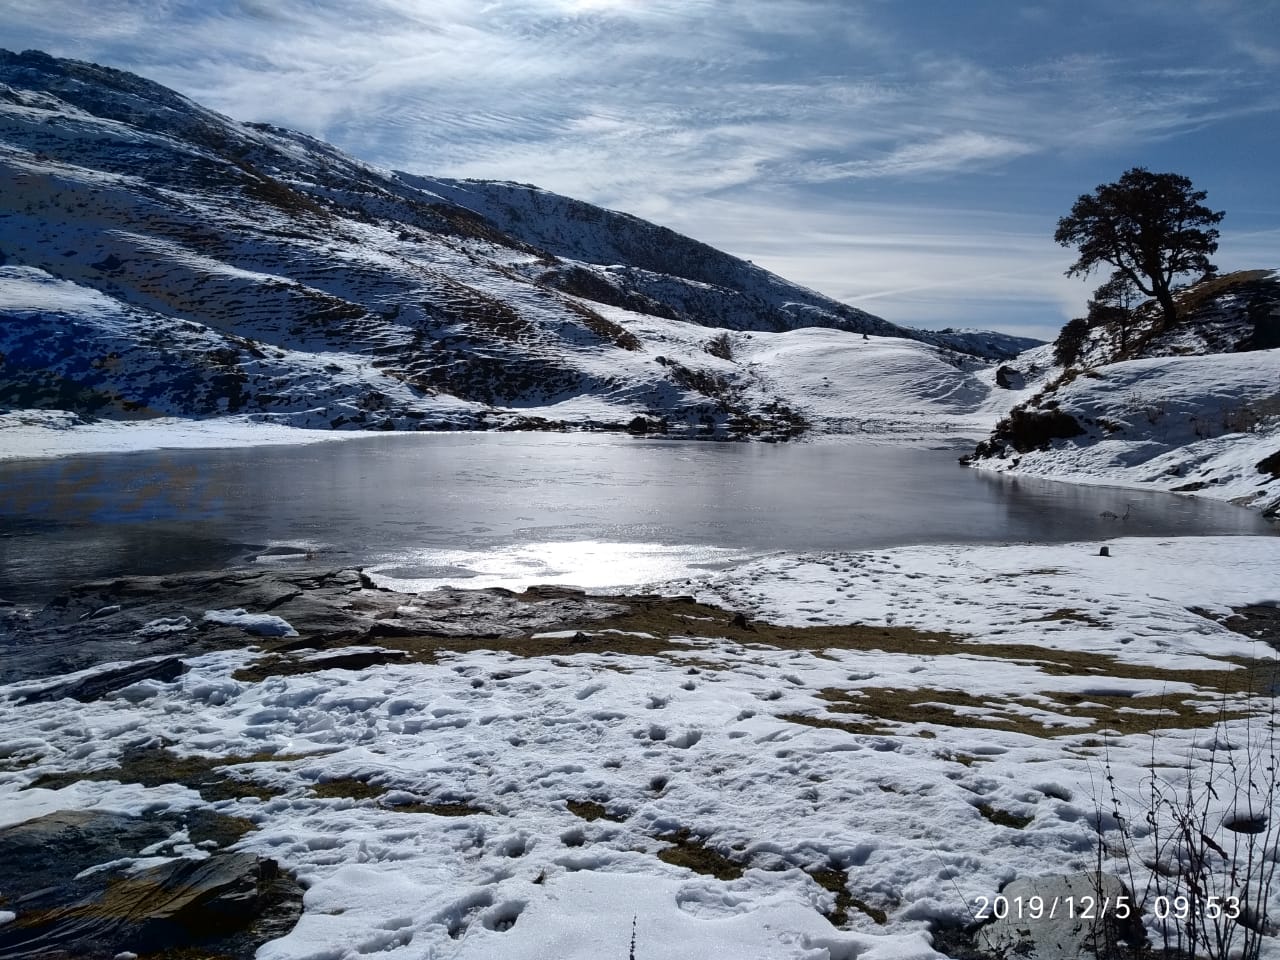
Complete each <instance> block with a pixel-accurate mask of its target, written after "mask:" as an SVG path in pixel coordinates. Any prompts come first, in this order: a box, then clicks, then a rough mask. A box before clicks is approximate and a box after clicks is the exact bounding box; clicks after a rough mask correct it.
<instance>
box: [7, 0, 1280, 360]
mask: <svg viewBox="0 0 1280 960" xmlns="http://www.w3.org/2000/svg"><path fill="white" fill-rule="evenodd" d="M68 24H73V25H75V26H74V28H68V27H67V25H68ZM0 25H2V26H3V30H2V31H0V34H2V35H3V38H4V39H3V43H4V45H5V46H7V47H9V48H11V49H24V48H28V47H36V48H40V49H44V50H47V51H49V52H50V53H53V54H56V55H60V56H72V57H78V58H81V59H87V60H95V61H98V62H102V63H107V64H109V65H111V66H115V67H119V68H122V69H128V70H133V71H135V72H138V73H141V74H144V75H146V76H148V77H150V78H152V79H154V80H157V81H159V82H161V83H164V84H167V85H169V86H172V87H174V88H176V89H178V90H180V91H182V92H183V93H186V94H188V95H189V96H192V97H194V98H196V99H197V100H200V101H201V102H203V103H205V104H206V105H208V106H211V107H213V108H215V109H218V110H221V111H223V112H225V113H227V114H229V115H231V116H233V117H236V118H237V119H242V120H260V121H269V122H273V123H279V124H282V125H286V126H290V127H294V128H296V129H300V130H304V131H306V132H308V133H311V134H314V135H316V136H319V137H322V138H324V139H327V140H331V141H333V142H334V143H336V144H338V145H339V146H341V147H342V148H344V149H346V150H347V151H349V152H351V153H354V154H356V155H357V156H359V157H361V158H362V159H365V160H369V161H372V162H374V163H378V164H381V165H385V166H389V167H395V168H400V169H405V170H409V171H412V172H416V173H425V174H436V175H446V176H471V177H490V178H495V179H509V180H518V181H522V182H530V183H536V184H538V185H540V186H543V187H546V188H548V189H551V190H556V191H558V192H561V193H566V194H570V195H572V196H575V197H579V198H582V199H585V200H591V201H593V202H596V203H600V204H603V205H605V206H609V207H613V208H616V209H620V210H625V211H628V212H630V213H635V214H637V215H639V216H643V217H646V218H649V219H652V220H655V221H658V222H660V223H663V224H666V225H668V226H670V227H673V228H674V229H677V230H679V231H681V232H683V233H687V234H689V235H691V236H694V237H697V238H698V239H701V240H705V241H707V242H709V243H711V244H713V245H715V246H717V247H720V248H722V249H725V250H728V251H730V252H732V253H736V254H738V255H740V256H743V257H747V258H749V259H751V260H753V261H754V262H756V263H758V264H761V265H763V266H766V267H769V268H770V269H773V270H775V271H776V272H778V273H780V274H782V275H783V276H785V277H787V278H789V279H792V280H795V281H797V282H800V283H803V284H805V285H807V286H811V287H813V288H815V289H818V290H821V291H822V292H824V293H827V294H829V295H831V296H835V297H838V298H839V299H842V300H845V301H847V302H849V303H853V304H855V305H857V306H860V307H862V308H863V309H866V310H869V311H871V312H873V313H877V314H879V315H881V316H883V317H885V318H887V319H889V320H893V321H895V322H899V323H906V324H910V325H915V326H925V327H944V326H983V327H989V328H996V329H1003V330H1008V331H1010V332H1022V333H1027V334H1030V335H1040V336H1045V337H1051V336H1052V335H1053V334H1054V333H1055V332H1056V330H1057V328H1058V327H1059V326H1060V325H1061V324H1062V322H1063V321H1064V320H1066V319H1068V318H1069V317H1071V316H1073V315H1077V314H1079V313H1080V312H1081V310H1082V308H1083V304H1084V301H1085V300H1086V298H1087V295H1088V292H1089V290H1090V289H1091V288H1092V287H1093V286H1096V284H1097V283H1098V282H1101V279H1102V278H1100V277H1099V278H1095V279H1094V282H1093V283H1087V282H1084V281H1081V280H1078V279H1067V278H1066V277H1064V276H1063V275H1062V272H1063V270H1064V269H1065V268H1066V267H1067V265H1068V264H1069V263H1071V261H1072V259H1073V255H1072V253H1071V251H1068V250H1064V249H1062V248H1060V247H1057V246H1055V245H1054V244H1053V242H1052V239H1051V238H1052V234H1053V230H1054V227H1055V225H1056V222H1057V218H1058V217H1059V216H1061V215H1063V214H1064V213H1066V212H1067V210H1068V209H1069V208H1070V206H1071V203H1072V201H1073V200H1074V199H1075V197H1076V196H1078V195H1079V194H1081V193H1085V192H1088V191H1089V190H1091V189H1092V188H1093V187H1094V186H1096V185H1097V184H1099V183H1102V182H1105V181H1109V180H1113V179H1115V178H1116V177H1118V176H1119V175H1120V174H1121V173H1123V172H1124V171H1125V170H1126V169H1128V168H1129V167H1132V166H1138V165H1142V166H1147V167H1149V168H1151V169H1153V170H1156V171H1162V172H1163V171H1174V172H1178V173H1182V174H1185V175H1186V176H1189V177H1191V179H1192V180H1193V181H1194V182H1195V184H1196V185H1197V186H1198V187H1200V188H1201V189H1205V190H1207V191H1208V192H1209V199H1208V202H1209V204H1210V206H1212V207H1214V208H1215V209H1223V210H1226V211H1227V218H1226V220H1225V221H1224V222H1223V224H1222V242H1221V247H1220V250H1219V254H1218V257H1217V261H1218V264H1219V266H1220V267H1222V268H1223V269H1235V268H1244V267H1260V266H1265V267H1280V176H1277V173H1276V169H1277V160H1276V157H1277V155H1280V4H1277V2H1275V0H1126V2H1125V3H1123V4H1117V3H1115V2H1114V0H1072V2H1043V3H1034V2H1029V3H1017V4H1015V3H1010V2H995V0H919V2H909V0H742V2H730V0H474V2H463V0H363V2H362V3H359V4H352V3H349V2H347V0H311V2H304V0H150V2H130V0H115V2H108V3H102V2H94V3H88V2H83V0H41V2H39V3H33V2H31V0H0Z"/></svg>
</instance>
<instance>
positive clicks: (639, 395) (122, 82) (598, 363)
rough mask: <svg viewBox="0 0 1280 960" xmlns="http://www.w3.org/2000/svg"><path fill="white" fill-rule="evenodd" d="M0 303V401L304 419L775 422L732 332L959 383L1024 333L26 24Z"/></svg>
mask: <svg viewBox="0 0 1280 960" xmlns="http://www.w3.org/2000/svg"><path fill="white" fill-rule="evenodd" d="M463 194H466V195H467V196H466V199H468V200H469V201H470V202H469V205H463V204H461V203H459V202H457V201H458V200H460V199H463ZM495 198H497V199H495ZM500 201H501V202H500ZM533 203H536V204H540V205H541V206H542V207H543V208H544V209H543V210H542V212H541V214H540V215H539V216H537V217H534V216H531V215H528V214H527V212H526V213H522V212H521V210H522V207H523V208H525V209H526V210H527V208H528V207H529V205H530V204H533ZM495 218H496V219H495ZM606 241H607V242H606ZM547 247H550V248H551V249H547ZM557 251H559V252H557ZM569 253H577V254H580V255H583V256H588V257H589V258H588V259H576V258H572V257H569V256H567V254H569ZM619 253H622V254H625V256H623V257H618V256H615V255H614V254H619ZM604 254H609V256H605V255H604ZM618 259H622V260H629V261H630V262H623V263H615V262H604V263H598V262H593V260H604V261H613V260H618ZM661 268H666V269H669V270H672V271H675V272H663V270H662V269H661ZM0 310H3V315H0V354H3V366H2V367H0V405H3V406H6V407H9V408H13V409H19V408H49V409H68V410H71V411H72V412H75V413H77V414H81V415H85V416H107V417H122V418H130V417H132V418H144V417H156V416H192V417H210V416H221V415H229V414H238V415H249V416H253V417H255V418H259V419H265V420H270V421H273V422H278V423H287V424H290V425H296V426H310V427H329V428H363V429H493V428H496V429H520V428H527V429H558V428H564V427H580V428H587V429H630V430H632V431H633V432H641V433H651V432H657V433H666V434H669V435H673V436H697V437H713V438H730V437H765V438H775V439H776V438H786V437H791V436H796V435H799V434H800V433H803V432H804V431H806V430H807V429H810V428H811V427H812V426H813V422H812V417H811V416H809V415H806V413H805V409H802V408H806V407H807V406H812V404H811V403H810V402H809V401H810V400H811V399H812V398H811V397H808V396H792V395H790V394H789V388H788V384H789V382H790V381H792V380H793V379H794V377H792V376H791V375H790V372H789V371H788V370H768V369H766V367H767V363H766V362H765V361H759V362H744V361H743V360H742V359H741V358H740V357H735V345H736V346H737V347H738V351H737V352H738V353H742V352H743V351H744V350H745V349H746V348H747V347H748V344H747V340H749V339H750V338H751V337H753V336H754V337H757V338H759V337H768V336H771V335H773V336H787V335H789V333H790V332H794V331H796V330H812V329H815V328H818V329H828V330H830V331H831V332H830V338H831V340H830V343H828V342H826V341H823V340H821V338H818V339H817V340H815V339H814V338H812V337H810V338H808V339H806V341H805V342H806V343H808V344H811V346H812V349H813V350H814V351H819V352H820V351H825V350H828V349H829V348H831V347H832V346H833V345H834V346H835V347H836V348H837V349H839V350H841V351H843V352H844V354H845V355H846V356H847V357H849V358H851V362H852V364H853V365H852V366H851V367H850V368H849V371H850V372H851V377H850V379H851V380H852V379H853V377H854V376H856V375H858V374H860V373H868V375H873V374H874V371H875V369H876V367H877V363H878V361H877V360H876V357H877V356H878V351H880V350H882V349H888V348H889V347H892V351H893V352H894V353H895V360H894V363H895V364H899V363H900V359H897V358H898V357H899V356H900V354H901V352H902V350H906V351H908V352H909V353H910V355H911V356H912V357H913V358H914V360H913V362H914V363H916V364H917V365H918V366H919V367H920V369H921V370H931V371H935V372H933V373H930V374H929V375H928V377H927V379H932V380H937V379H938V378H941V379H942V380H943V381H944V382H945V381H947V380H948V379H950V378H953V379H955V380H956V381H957V383H956V390H955V391H954V392H955V393H956V394H957V395H959V396H965V397H968V398H972V397H973V396H976V394H975V393H974V391H975V390H979V387H978V386H977V384H978V383H979V381H978V380H974V377H976V376H977V375H978V374H979V373H980V372H981V371H982V370H983V369H984V368H985V367H986V364H987V361H988V360H989V359H991V358H994V357H1007V356H1009V355H1011V354H1012V353H1013V352H1015V351H1016V350H1017V349H1018V348H1020V347H1022V346H1025V345H1026V343H1028V342H1031V341H1024V340H1021V339H1020V338H1010V337H1007V336H1004V335H1000V334H994V333H974V334H969V333H958V334H957V333H949V334H934V333H932V332H927V331H912V330H908V329H906V328H902V327H898V326H896V325H893V324H890V323H889V322H888V321H884V320H882V319H880V318H878V317H873V316H872V315H871V314H867V313H865V312H863V311H859V310H856V309H855V308H852V307H849V306H847V305H844V304H840V303H838V302H836V301H833V300H830V299H829V298H825V297H823V296H822V295H820V294H817V293H814V292H813V291H809V290H806V289H805V288H803V287H799V286H797V285H795V284H792V283H790V282H789V281H786V280H783V279H782V278H779V277H776V276H774V275H772V274H769V273H768V272H767V271H764V270H762V269H761V268H758V267H755V266H754V265H751V264H749V263H747V262H746V261H743V260H740V259H739V258H736V257H732V256H731V255H729V254H724V253H721V252H720V251H716V250H714V249H713V248H711V247H709V246H707V245H706V244H702V243H700V242H699V241H696V240H691V239H689V238H684V237H680V236H679V235H677V234H675V233H674V232H672V231H670V230H668V229H667V228H663V227H659V226H656V225H653V224H648V223H646V222H645V221H641V220H639V219H638V218H635V217H632V216H630V215H627V214H620V213H616V212H613V211H605V210H603V209H602V208H599V207H594V206H593V205H590V204H586V203H583V202H582V201H576V200H572V199H571V198H567V197H559V196H558V195H555V194H550V193H548V192H546V191H540V190H537V188H529V187H517V186H513V185H511V184H505V183H494V182H481V181H451V180H445V179H440V178H435V179H432V178H427V177H418V176H415V175H411V174H396V173H392V172H390V171H383V170H380V169H379V168H377V167H374V166H371V165H369V164H366V163H364V162H363V161H360V160H358V159H356V158H353V157H349V156H347V155H346V154H344V153H343V152H342V151H340V150H337V149H336V148H334V147H332V146H331V145H328V144H325V143H323V142H322V141H319V140H316V139H315V138H313V137H310V136H308V135H306V134H301V133H297V132H295V131H288V130H284V129H282V128H278V127H274V126H271V125H268V124H260V123H239V122H236V121H234V120H230V119H229V118H226V117H223V116H222V115H220V114H218V113H216V112H214V111H211V110H208V109H207V108H204V107H202V106H200V105H199V104H196V103H195V102H194V101H191V100H189V99H188V98H186V97H184V96H182V95H181V94H178V93H176V92H174V91H171V90H168V89H167V88H165V87H163V86H160V85H159V84H156V83H153V82H152V81H149V80H145V79H143V78H140V77H136V76H134V75H133V74H129V73H125V72H123V71H119V70H114V69H112V68H109V67H100V66H97V65H94V64H87V63H83V62H80V61H69V60H59V59H56V58H53V57H51V56H49V55H47V54H44V53H40V52H30V51H29V52H26V53H22V54H13V53H8V52H2V53H0ZM873 336H874V337H875V338H877V339H876V340H875V341H873V340H871V339H870V337H873ZM881 338H892V341H891V342H889V343H885V342H881ZM893 343H902V344H903V346H902V347H901V348H899V347H896V346H892V344H893ZM854 344H866V345H867V350H865V351H861V352H860V353H859V352H858V351H856V350H850V349H848V348H849V347H850V346H851V345H854ZM757 345H758V344H757ZM748 352H749V351H748ZM764 352H765V353H766V354H768V355H769V356H773V355H774V354H775V353H776V351H775V352H772V353H771V352H770V351H764ZM864 359H865V361H866V364H868V366H866V369H865V370H862V369H859V366H858V365H859V364H862V363H863V362H864ZM770 373H771V374H773V375H772V376H769V375H767V374H770ZM838 380H839V378H837V381H838ZM824 389H825V388H824ZM930 389H931V388H930ZM985 390H986V388H985V387H982V388H981V390H980V391H979V392H981V391H985ZM984 395H985V394H984ZM904 402H905V401H904ZM978 405H979V404H977V403H976V401H975V402H969V400H966V401H965V404H964V405H962V406H963V409H960V408H956V410H954V411H953V410H951V408H947V412H959V413H966V414H968V413H973V412H974V411H975V410H976V409H977V406H978ZM876 416H877V414H876V411H875V410H870V409H869V410H866V411H864V415H863V417H862V418H861V420H860V422H862V423H864V424H865V423H866V422H868V421H870V420H875V419H876ZM818 426H819V427H820V428H821V429H826V428H825V427H823V425H821V424H819V425H818ZM889 429H891V430H892V429H896V428H895V427H892V426H891V427H890V428H889ZM965 429H968V430H969V432H973V431H972V427H971V426H970V427H966V428H965Z"/></svg>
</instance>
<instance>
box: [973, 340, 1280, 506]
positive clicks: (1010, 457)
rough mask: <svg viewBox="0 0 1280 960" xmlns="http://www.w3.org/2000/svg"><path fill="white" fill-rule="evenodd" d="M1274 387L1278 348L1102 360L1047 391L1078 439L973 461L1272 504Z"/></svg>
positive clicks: (1275, 490) (1278, 415)
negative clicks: (1077, 429) (1073, 426)
mask: <svg viewBox="0 0 1280 960" xmlns="http://www.w3.org/2000/svg"><path fill="white" fill-rule="evenodd" d="M1278 384H1280V349H1275V350H1255V351H1252V352H1248V353H1217V354H1209V355H1207V356H1161V357H1151V358H1146V359H1141V360H1127V361H1123V362H1120V363H1111V364H1107V365H1105V366H1101V367H1098V368H1096V369H1092V370H1088V371H1086V372H1085V373H1083V374H1081V375H1080V376H1077V377H1076V378H1075V379H1074V380H1071V381H1070V382H1068V383H1064V384H1063V385H1061V386H1059V387H1058V388H1057V389H1056V390H1055V391H1053V393H1052V409H1053V411H1054V412H1055V413H1059V414H1067V415H1069V416H1071V417H1073V418H1074V419H1075V421H1076V422H1077V423H1078V424H1079V426H1080V428H1081V430H1082V433H1081V434H1080V435H1079V436H1077V437H1069V438H1065V439H1058V440H1054V441H1053V442H1052V444H1051V445H1049V446H1048V448H1047V449H1043V450H1040V449H1033V450H1028V451H1025V452H1017V451H1015V450H1013V449H1007V450H1006V451H1005V453H1004V455H1003V456H1001V457H987V458H982V459H978V460H976V461H974V465H975V466H978V467H982V468H984V469H990V470H999V471H1006V472H1017V473H1027V474H1031V475H1033V476H1041V477H1048V478H1050V479H1054V480H1066V481H1071V482H1074V483H1102V484H1113V485H1117V486H1143V487H1150V488H1155V489H1160V490H1177V491H1183V492H1188V493H1195V494H1197V495H1199V496H1207V497H1214V498H1217V499H1221V500H1229V501H1232V502H1235V503H1239V504H1241V505H1244V506H1249V507H1253V508H1254V509H1262V510H1265V509H1269V508H1274V507H1275V506H1277V505H1280V386H1277V385H1278ZM1042 409H1043V410H1048V409H1049V405H1048V404H1046V405H1044V406H1043V407H1042ZM1032 412H1033V413H1035V412H1036V411H1034V410H1033V411H1032ZM1268 458H1270V460H1268Z"/></svg>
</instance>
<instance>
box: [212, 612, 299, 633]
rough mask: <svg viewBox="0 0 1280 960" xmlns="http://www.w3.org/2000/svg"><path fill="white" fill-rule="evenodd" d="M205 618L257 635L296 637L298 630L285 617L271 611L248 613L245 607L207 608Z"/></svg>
mask: <svg viewBox="0 0 1280 960" xmlns="http://www.w3.org/2000/svg"><path fill="white" fill-rule="evenodd" d="M204 619H205V620H206V621H208V622H210V623H220V624H222V625H224V626H228V627H239V628H240V629H241V630H243V631H244V632H245V633H248V634H252V635H253V636H255V637H296V636H297V635H298V631H297V630H295V629H293V625H292V624H291V623H289V621H288V620H285V619H284V618H283V617H277V616H275V615H274V614H270V613H248V612H246V611H245V610H244V609H243V608H236V609H235V610H206V611H205V612H204Z"/></svg>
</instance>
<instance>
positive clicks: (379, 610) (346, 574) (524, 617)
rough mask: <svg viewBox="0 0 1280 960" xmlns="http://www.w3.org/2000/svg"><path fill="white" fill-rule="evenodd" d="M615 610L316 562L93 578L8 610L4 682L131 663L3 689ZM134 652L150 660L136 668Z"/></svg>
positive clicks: (372, 658) (119, 678) (103, 683)
mask: <svg viewBox="0 0 1280 960" xmlns="http://www.w3.org/2000/svg"><path fill="white" fill-rule="evenodd" d="M622 609H623V608H621V607H619V606H617V605H616V604H610V603H607V602H605V601H603V600H599V599H594V598H591V597H587V596H586V595H585V594H583V593H581V592H580V591H575V590H564V589H553V590H550V591H549V592H547V593H539V592H536V591H534V592H530V593H526V594H515V593H512V592H511V591H509V590H459V589H451V588H446V589H441V590H433V591H429V592H427V593H422V594H408V593H400V592H397V591H393V590H385V589H380V588H378V587H377V586H376V585H375V584H374V583H373V581H372V580H370V579H369V578H368V577H367V576H366V575H365V574H364V573H362V572H361V571H360V570H358V569H347V570H332V569H321V568H316V567H311V566H298V567H278V568H274V569H270V570H263V569H261V568H260V567H259V568H256V569H255V568H249V569H232V570H226V571H219V572H207V573H190V574H181V575H176V576H150V577H146V576H144V577H125V578H116V579H111V580H96V581H91V582H89V583H84V584H80V585H78V586H76V587H74V588H73V589H71V590H70V591H68V592H67V593H65V594H62V595H60V596H57V597H54V598H53V599H52V600H50V601H49V602H48V603H47V604H46V605H45V606H44V607H43V608H42V609H40V610H38V611H36V612H35V613H33V614H32V615H30V616H29V617H27V616H23V615H21V614H18V613H10V614H7V616H6V620H5V631H4V635H3V636H0V684H4V683H10V684H12V683H22V682H23V681H28V680H34V679H35V678H43V677H56V676H65V675H67V674H69V673H76V672H80V671H84V670H88V669H91V668H94V667H96V666H99V665H104V664H115V662H116V661H131V662H129V663H126V664H124V665H114V666H111V667H110V668H106V669H103V670H101V671H97V672H94V673H93V674H91V675H89V676H86V677H81V678H77V679H75V680H73V681H66V682H52V681H50V682H46V683H44V684H31V685H29V686H28V685H26V684H25V683H23V684H22V685H21V686H19V687H17V688H15V689H12V690H10V692H9V695H10V696H16V697H20V698H22V699H23V700H24V701H26V702H32V701H45V700H55V699H58V698H60V697H72V698H75V699H81V700H85V699H97V698H101V697H104V696H108V695H110V694H112V693H113V692H114V691H118V690H120V689H121V688H124V687H127V686H129V685H131V684H137V683H139V682H140V681H142V680H145V679H151V680H155V681H158V682H161V683H165V682H170V681H172V680H175V679H177V677H178V676H179V675H180V674H181V672H182V670H183V667H182V664H181V661H180V659H179V658H180V657H183V656H194V655H196V654H200V653H207V652H209V651H212V650H222V649H235V648H243V647H248V646H256V647H260V648H262V649H266V650H269V651H271V652H272V653H274V654H277V655H279V654H284V653H288V652H291V651H295V650H304V649H322V648H324V647H333V646H349V645H351V644H353V643H361V642H368V641H374V640H377V639H378V638H403V637H414V638H432V637H438V638H454V639H457V638H471V637H474V638H489V639H498V638H508V639H510V638H519V637H525V636H528V635H529V634H530V633H532V632H534V631H537V630H547V629H554V627H555V626H556V625H558V624H561V623H564V622H571V621H573V622H581V621H586V620H593V619H600V618H602V617H606V616H611V615H613V614H616V613H618V612H620V611H621V610H622ZM107 610H109V611H110V612H109V613H103V611H107ZM209 610H233V611H234V610H244V611H245V612H246V613H248V614H250V615H253V614H266V615H269V616H272V617H278V618H280V619H281V620H283V621H285V622H286V623H287V624H288V625H290V626H292V627H293V629H294V630H296V631H297V633H298V636H297V637H279V638H277V637H264V636H254V635H252V634H251V633H250V632H247V631H246V629H245V628H244V627H243V626H236V625H234V624H230V623H219V622H215V621H212V620H208V619H205V616H204V614H205V613H206V611H209ZM95 614H96V615H95ZM426 646H427V647H429V646H430V644H429V643H428V644H426ZM140 652H141V653H144V654H147V655H149V656H148V657H147V659H146V660H143V661H141V662H136V661H137V658H138V656H139V653H140ZM427 653H429V650H428V651H426V652H425V653H423V654H422V655H427ZM399 656H400V655H399V654H397V653H395V652H393V651H386V652H382V653H378V654H376V655H358V656H354V657H353V658H351V659H349V660H337V661H333V662H328V661H317V664H318V665H316V666H313V667H312V669H325V668H326V667H339V668H348V667H350V668H358V667H357V666H356V665H357V664H359V665H360V666H367V665H370V664H372V663H374V662H383V663H387V662H397V661H398V658H399ZM330 659H331V660H332V658H330ZM144 693H145V691H144Z"/></svg>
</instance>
